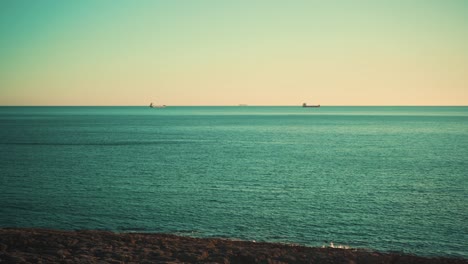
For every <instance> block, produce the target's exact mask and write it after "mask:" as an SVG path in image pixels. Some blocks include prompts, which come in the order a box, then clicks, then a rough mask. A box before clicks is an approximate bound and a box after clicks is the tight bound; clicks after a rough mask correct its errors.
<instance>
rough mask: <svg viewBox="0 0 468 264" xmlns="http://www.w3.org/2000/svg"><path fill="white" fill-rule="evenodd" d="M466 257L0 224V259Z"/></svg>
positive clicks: (211, 260)
mask: <svg viewBox="0 0 468 264" xmlns="http://www.w3.org/2000/svg"><path fill="white" fill-rule="evenodd" d="M103 262H104V263H180V262H185V263H468V260H467V259H455V258H424V257H418V256H412V255H403V254H394V253H392V254H389V253H379V252H371V251H366V250H356V249H338V248H312V247H303V246H296V245H285V244H275V243H256V242H251V241H233V240H225V239H213V238H204V239H201V238H191V237H180V236H175V235H168V234H145V233H112V232H106V231H58V230H46V229H26V228H25V229H0V263H103Z"/></svg>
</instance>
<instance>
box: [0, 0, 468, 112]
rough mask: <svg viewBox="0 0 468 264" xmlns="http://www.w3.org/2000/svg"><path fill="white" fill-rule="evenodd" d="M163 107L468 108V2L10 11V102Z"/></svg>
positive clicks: (91, 4) (4, 88)
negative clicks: (160, 105)
mask: <svg viewBox="0 0 468 264" xmlns="http://www.w3.org/2000/svg"><path fill="white" fill-rule="evenodd" d="M151 101H153V102H155V103H159V104H166V105H237V104H249V105H300V104H302V103H303V102H307V103H309V104H321V105H468V1H465V0H459V1H456V0H438V1H433V0H411V1H408V0H388V1H379V0H367V1H366V0H356V1H350V0H342V1H312V0H305V1H287V0H284V1H275V0H272V1H266V0H265V1H252V0H238V1H219V0H210V1H208V0H206V1H204V0H200V1H196V0H193V1H188V0H180V1H179V0H167V1H144V0H139V1H130V0H129V1H116V0H112V1H110V0H99V1H96V0H89V1H86V0H80V1H61V0H56V1H48V0H39V1H36V0H31V1H25V0H11V1H10V0H2V1H0V105H147V104H149V102H151Z"/></svg>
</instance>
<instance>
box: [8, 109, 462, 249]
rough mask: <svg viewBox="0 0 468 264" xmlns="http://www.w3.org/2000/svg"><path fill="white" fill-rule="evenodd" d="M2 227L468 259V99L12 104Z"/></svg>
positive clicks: (9, 116)
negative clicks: (444, 102) (382, 103)
mask: <svg viewBox="0 0 468 264" xmlns="http://www.w3.org/2000/svg"><path fill="white" fill-rule="evenodd" d="M0 227H41V228H54V229H104V230H112V231H117V232H163V233H174V234H178V235H186V236H196V237H223V238H232V239H243V240H255V241H271V242H285V243H297V244H303V245H309V246H323V245H329V244H330V243H332V242H333V244H334V245H335V246H336V245H346V246H350V247H355V248H367V249H373V250H379V251H397V252H405V253H411V254H417V255H423V256H454V257H463V258H468V107H331V106H330V107H326V106H325V107H320V108H302V107H254V106H245V107H243V106H233V107H177V106H174V107H167V108H163V109H151V108H149V107H0Z"/></svg>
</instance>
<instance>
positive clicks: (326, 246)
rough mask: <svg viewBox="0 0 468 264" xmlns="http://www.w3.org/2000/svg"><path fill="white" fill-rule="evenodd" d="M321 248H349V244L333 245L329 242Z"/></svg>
mask: <svg viewBox="0 0 468 264" xmlns="http://www.w3.org/2000/svg"><path fill="white" fill-rule="evenodd" d="M322 248H341V249H351V247H350V246H347V245H335V244H333V242H330V245H323V246H322Z"/></svg>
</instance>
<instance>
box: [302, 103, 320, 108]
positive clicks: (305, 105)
mask: <svg viewBox="0 0 468 264" xmlns="http://www.w3.org/2000/svg"><path fill="white" fill-rule="evenodd" d="M302 107H320V105H307V104H306V103H303V104H302Z"/></svg>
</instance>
